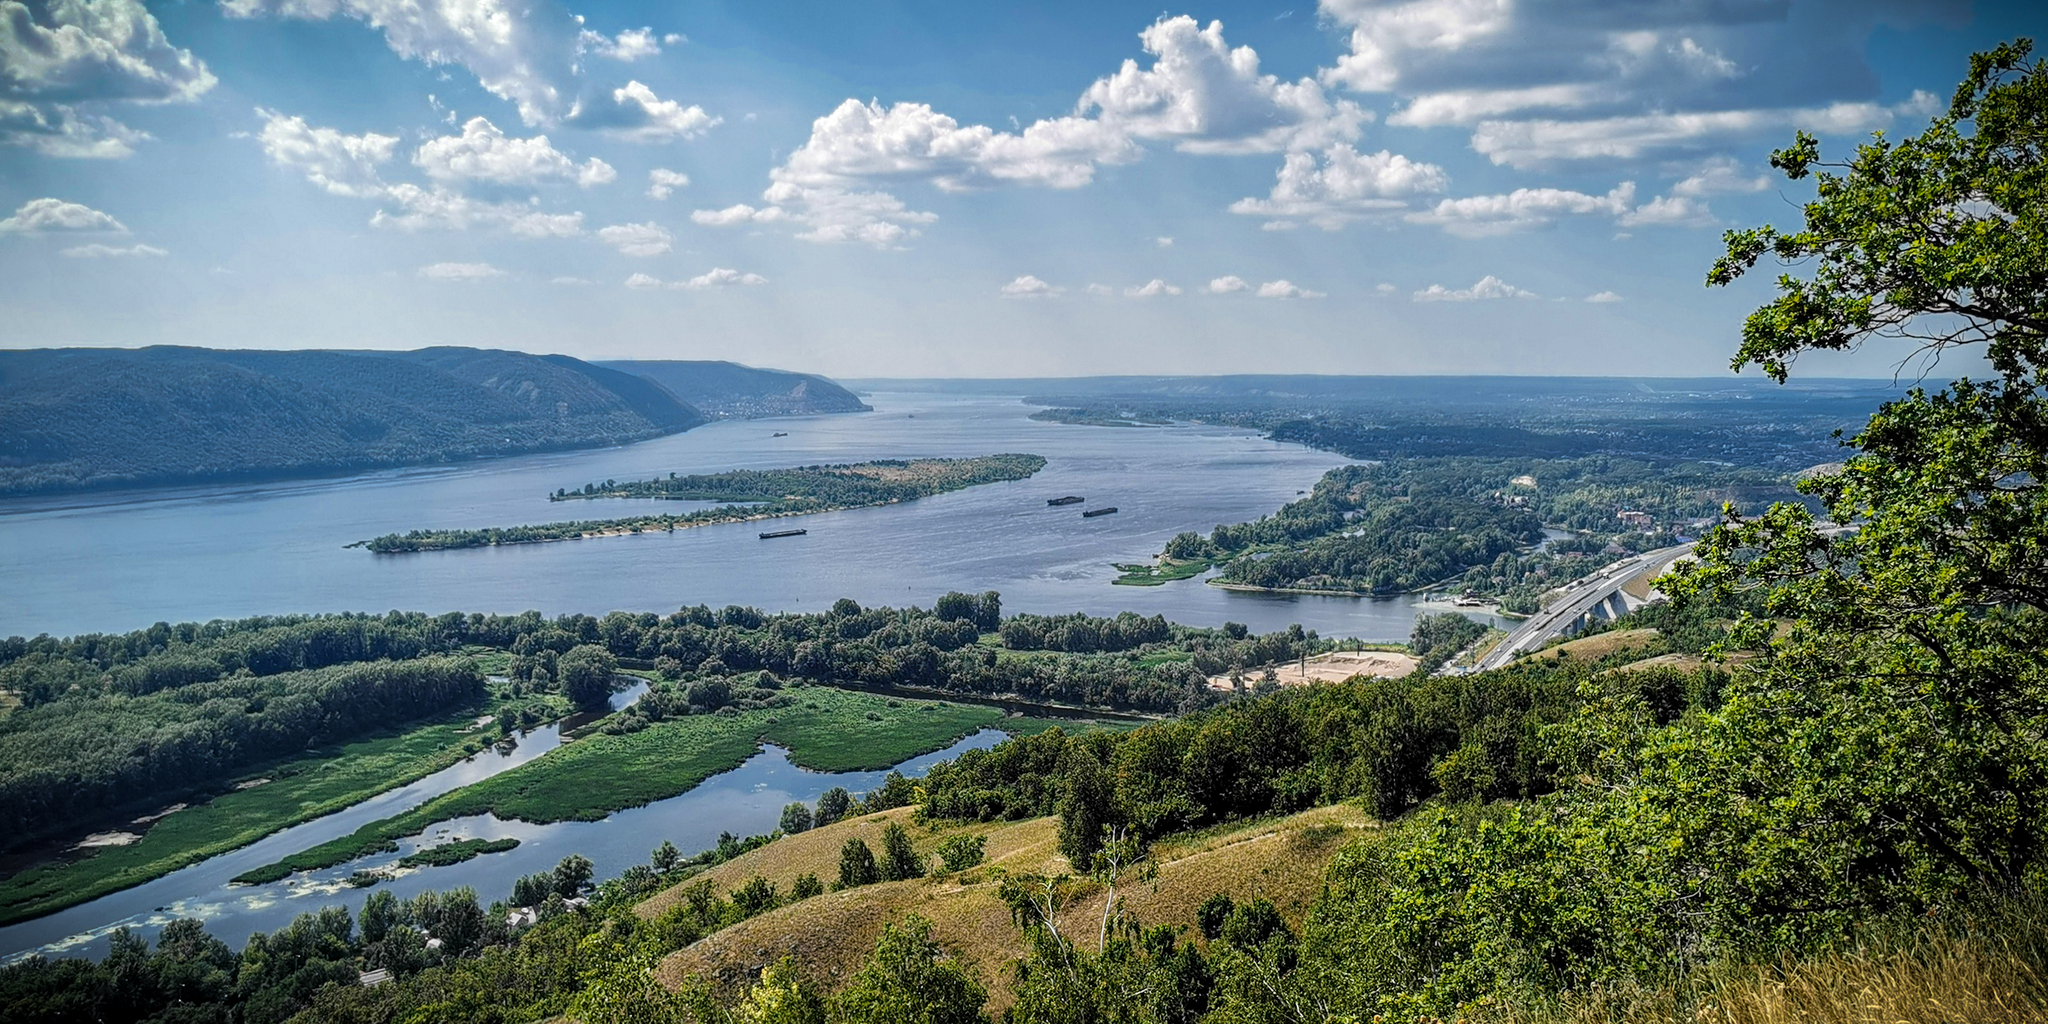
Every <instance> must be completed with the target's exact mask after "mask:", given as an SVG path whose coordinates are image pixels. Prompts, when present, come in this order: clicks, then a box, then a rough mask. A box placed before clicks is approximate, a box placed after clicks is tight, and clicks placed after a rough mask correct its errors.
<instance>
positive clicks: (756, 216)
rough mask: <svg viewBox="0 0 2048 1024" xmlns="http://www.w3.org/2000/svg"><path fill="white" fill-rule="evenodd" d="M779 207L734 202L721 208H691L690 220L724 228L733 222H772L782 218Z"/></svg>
mask: <svg viewBox="0 0 2048 1024" xmlns="http://www.w3.org/2000/svg"><path fill="white" fill-rule="evenodd" d="M783 216H784V214H783V211H782V208H781V207H778V206H769V207H762V208H759V209H756V208H755V207H752V206H748V205H747V204H745V203H734V204H733V205H731V206H728V207H726V208H725V209H723V210H692V211H690V220H692V221H694V222H696V223H698V224H704V225H708V226H710V227H716V228H724V227H731V226H733V225H735V224H747V223H752V222H756V221H758V222H760V223H763V224H772V223H774V222H776V221H778V220H781V219H782V218H783Z"/></svg>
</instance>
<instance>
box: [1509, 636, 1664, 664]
mask: <svg viewBox="0 0 2048 1024" xmlns="http://www.w3.org/2000/svg"><path fill="white" fill-rule="evenodd" d="M1662 635H1663V634H1662V633H1659V632H1658V631H1657V630H1654V629H1617V630H1614V631H1612V632H1607V633H1596V634H1594V635H1592V636H1589V637H1585V638H1583V639H1579V640H1567V641H1565V642H1564V643H1561V644H1558V645H1557V646H1555V647H1545V648H1544V649H1542V650H1540V651H1537V652H1536V653H1534V654H1530V655H1525V656H1524V657H1523V658H1522V659H1521V660H1522V661H1524V662H1531V661H1556V660H1557V659H1559V658H1562V657H1569V658H1571V659H1573V660H1575V661H1596V660H1598V659H1600V658H1604V657H1606V656H1608V655H1610V654H1614V653H1616V652H1617V651H1626V650H1628V649H1630V648H1632V647H1643V646H1646V645H1648V644H1649V643H1650V641H1652V640H1655V639H1657V638H1658V637H1659V636H1662Z"/></svg>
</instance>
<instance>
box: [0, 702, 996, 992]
mask: <svg viewBox="0 0 2048 1024" xmlns="http://www.w3.org/2000/svg"><path fill="white" fill-rule="evenodd" d="M646 690H647V686H646V684H645V683H639V684H636V685H635V686H633V687H632V688H630V689H627V690H624V691H621V692H619V693H617V694H614V695H613V696H612V706H613V708H614V709H618V708H623V707H626V706H628V705H630V704H631V703H632V702H633V701H635V700H638V699H639V698H640V696H641V695H642V694H644V693H645V692H646ZM1004 738H1005V736H1004V734H1003V733H1001V732H999V731H997V730H993V729H985V730H982V731H981V732H979V733H976V734H975V735H973V736H969V737H967V738H966V739H963V740H961V741H960V742H958V743H955V744H953V745H952V746H950V747H947V748H946V749H944V750H940V751H935V752H933V753H930V754H925V755H923V756H920V757H914V758H911V759H909V760H907V761H904V762H903V763H901V764H899V765H897V766H896V767H895V768H894V769H893V770H896V771H901V772H903V773H904V774H906V775H922V774H923V773H924V772H926V771H928V770H930V768H931V766H932V765H934V764H937V763H939V762H941V761H946V760H950V759H952V758H954V757H957V756H959V755H960V754H961V753H963V752H965V751H968V750H973V749H977V748H986V747H991V746H994V745H995V744H997V743H999V742H1001V741H1002V740H1003V739H1004ZM561 742H562V740H561V726H560V725H559V724H556V725H548V726H542V727H539V728H536V729H533V730H531V731H528V732H526V733H523V734H521V735H520V736H519V738H518V740H517V742H515V743H513V744H510V745H509V746H506V747H501V748H499V749H493V750H487V751H484V752H483V753H480V754H477V755H476V756H474V757H472V758H470V759H469V760H467V761H463V762H461V763H459V764H456V765H453V766H451V767H449V768H446V769H443V770H441V771H439V772H436V773H434V774H433V775H429V776H427V777H426V778H423V779H420V780H418V781H417V782H414V783H412V784H410V785H407V786H403V787H400V788H398V789H394V790H391V791H389V792H387V793H382V794H380V795H378V796H375V797H372V798H370V799H368V800H365V801H363V802H362V803H359V804H356V805H354V806H352V807H350V808H348V809H347V810H343V811H337V812H335V813H333V814H330V815H327V816H326V817H323V818H316V819H314V820H312V821H309V822H305V823H303V824H300V825H295V826H293V827H291V828H288V829H285V830H284V831H281V832H278V833H276V834H273V835H271V836H268V837H266V838H264V839H263V840H261V841H259V842H256V843H253V844H251V845H249V846H245V847H243V848H241V849H239V850H235V851H232V852H229V853H225V854H222V855H220V856H218V857H213V858H211V859H208V860H205V861H201V862H200V863H198V864H194V865H192V866H190V867H187V868H184V869H182V870H179V871H175V872H172V873H171V874H168V875H165V876H164V877H162V878H159V879H157V880H155V881H153V882H148V883H145V884H143V885H139V886H136V887H134V888H131V889H124V890H122V891H120V892H116V893H111V894H108V895H106V896H102V897H100V898H99V899H96V900H93V901H92V902H90V903H83V904H80V905H78V906H75V907H71V908H69V909H67V910H62V911H59V912H57V913H55V914H51V915H48V916H46V917H40V918H36V919H34V920H31V921H23V922H21V923H19V924H14V925H9V926H7V927H5V928H0V962H12V961H14V960H19V959H21V958H22V957H25V956H30V955H34V954H37V953H41V954H44V955H69V956H80V955H83V956H95V957H97V956H100V955H103V954H104V953H105V952H106V949H107V936H108V935H109V934H110V933H111V932H113V931H114V929H116V928H121V927H127V928H129V929H132V930H133V931H135V932H136V933H137V934H139V935H142V936H143V937H145V938H151V939H154V937H155V935H156V933H157V932H159V931H161V930H162V929H163V926H164V925H166V924H169V923H170V922H172V921H175V920H177V919H179V918H186V917H191V918H198V919H199V920H201V921H203V922H205V924H206V929H207V931H208V932H210V933H212V934H213V935H215V936H217V937H219V938H220V939H221V940H222V941H224V942H226V943H227V944H228V945H229V946H231V947H233V948H236V949H240V948H241V947H242V945H243V944H244V943H246V942H247V941H248V939H249V936H250V935H252V934H254V933H256V932H270V931H275V930H277V929H278V928H281V927H283V926H285V925H286V924H289V923H290V922H291V919H292V918H293V917H295V916H297V915H299V914H302V913H305V912H307V911H310V910H317V909H319V908H321V907H326V906H346V907H348V908H349V909H350V910H351V911H355V910H359V909H361V907H362V904H363V900H365V899H367V898H368V897H369V894H370V893H372V892H374V891H376V889H357V888H353V887H351V886H349V885H348V884H347V879H348V877H349V875H350V874H352V873H354V872H356V871H359V870H364V869H369V868H385V867H390V866H392V865H394V864H395V863H396V862H397V861H398V860H399V858H401V857H403V856H405V855H406V854H408V853H412V852H414V851H415V850H417V849H418V848H419V847H421V846H435V845H439V844H441V843H444V842H447V841H449V840H451V839H457V838H498V837H502V836H512V837H515V838H517V839H518V840H519V841H520V845H519V846H518V848H517V849H514V850H511V851H508V852H506V853H498V854H487V855H484V856H481V857H478V858H476V859H474V860H470V861H467V862H465V863H462V864H453V865H449V866H446V867H431V868H419V869H414V870H408V871H404V872H402V873H401V874H400V875H399V877H397V878H395V879H393V880H391V881H389V882H384V883H381V884H380V885H378V886H377V887H376V888H378V889H388V890H390V891H392V892H394V893H396V894H397V895H398V896H399V897H400V898H408V897H411V896H413V895H416V894H418V893H420V892H424V891H426V890H430V889H437V890H438V889H453V888H456V887H458V886H464V885H467V886H469V887H471V888H473V889H475V890H476V892H477V898H478V899H479V900H480V901H481V902H482V903H484V904H485V905H489V904H490V902H491V901H492V900H497V899H504V898H505V897H506V896H508V895H509V894H510V892H511V890H512V882H513V880H514V879H516V878H518V877H519V876H520V875H524V874H531V873H533V872H536V871H545V870H548V869H550V868H552V867H554V865H555V863H556V862H557V861H559V860H561V859H562V858H563V857H566V856H568V855H569V854H572V853H580V854H582V855H584V856H586V857H589V858H590V859H591V861H592V862H593V863H594V864H595V865H596V870H597V877H598V878H600V879H604V878H611V877H614V876H616V875H618V874H619V873H621V872H623V871H625V870H626V869H627V868H628V867H631V866H632V865H634V864H640V863H645V862H646V861H647V859H648V855H649V854H650V853H651V852H652V851H653V849H654V847H656V846H658V845H660V844H661V841H662V840H664V839H666V840H669V841H671V842H674V843H675V844H676V846H677V847H678V848H680V849H682V850H683V851H685V852H686V853H694V852H696V851H699V850H704V849H708V848H710V847H712V846H715V845H717V843H718V836H719V833H721V832H731V833H733V834H734V835H738V836H747V835H758V834H762V833H766V832H770V831H773V830H774V829H775V827H776V825H777V823H778V821H779V818H780V815H781V812H782V808H783V806H784V805H785V804H788V803H789V802H791V801H793V800H801V801H804V802H806V803H812V802H815V801H816V800H817V799H818V797H819V796H820V795H822V794H823V793H824V792H825V791H826V790H828V789H831V788H832V787H834V786H844V787H846V788H847V789H849V790H851V791H853V792H855V793H859V792H861V791H863V790H866V789H870V788H872V787H874V786H877V785H880V784H881V782H882V780H883V778H885V777H886V776H887V774H888V771H878V772H843V773H832V774H828V773H823V772H812V771H806V770H804V769H802V768H798V767H797V766H795V765H793V764H791V763H790V761H789V755H788V752H787V751H785V750H783V749H781V748H779V747H767V748H765V749H764V750H762V751H761V752H760V753H758V754H756V755H754V756H753V757H751V758H749V759H748V760H747V761H746V762H745V763H744V764H741V765H740V766H739V767H737V768H734V769H733V770H731V771H729V772H726V773H724V774H722V775H717V776H713V777H712V778H710V779H707V780H705V782H704V783H703V784H702V785H699V786H698V787H697V788H695V789H693V790H691V791H689V792H688V793H684V794H683V795H681V796H677V797H671V798H670V799H667V800H661V801H657V802H655V803H652V804H649V805H647V806H645V807H635V808H632V809H630V810H625V811H620V812H619V813H617V814H614V815H612V816H611V817H609V818H606V819H604V820H602V821H566V822H557V823H555V824H551V825H535V824H531V823H528V822H523V821H500V820H498V819H497V818H496V817H493V816H491V815H481V816H477V817H469V818H458V819H454V820H451V821H447V822H441V823H439V824H436V825H434V826H433V827H432V828H431V829H429V831H428V833H427V835H425V836H421V837H415V838H412V839H407V840H402V841H401V842H400V843H399V850H398V852H396V853H385V854H377V855H373V856H369V857H364V858H361V859H358V860H354V861H350V862H349V863H346V864H342V865H339V866H337V867H333V868H329V869H327V870H324V871H314V872H304V873H300V874H296V875H293V876H291V877H290V878H286V879H283V880H281V881H278V882H273V883H270V884H267V885H232V884H230V883H229V879H232V878H234V877H235V876H236V875H239V874H241V873H242V872H244V871H247V870H249V869H250V868H255V867H260V866H262V865H265V864H269V863H271V862H273V861H276V860H277V859H278V858H280V857H284V856H286V855H289V854H292V853H296V852H298V851H300V850H304V849H307V848H309V847H312V846H317V845H319V844H320V843H324V842H326V841H328V840H330V839H334V838H337V837H340V836H344V835H347V834H349V833H351V832H354V831H355V830H356V829H358V828H361V827H362V826H364V825H366V824H369V823H370V822H372V821H376V820H378V819H381V818H387V817H390V816H391V815H394V814H399V813H402V812H404V811H407V810H410V809H411V808H414V807H417V806H419V805H420V804H423V803H425V802H427V801H428V800H431V799H433V798H434V797H437V796H440V795H441V794H443V793H447V792H450V791H452V790H455V789H458V788H460V787H462V786H466V785H469V784H470V783H473V782H478V781H481V780H483V779H487V778H490V777H491V776H493V775H496V774H498V773H499V772H503V771H508V770H510V769H513V768H516V767H518V766H520V765H522V764H525V763H527V762H528V761H531V760H533V759H534V758H537V757H539V756H541V755H542V754H545V753H547V752H548V751H550V750H553V749H555V748H556V747H558V746H560V745H561Z"/></svg>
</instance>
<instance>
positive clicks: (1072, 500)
mask: <svg viewBox="0 0 2048 1024" xmlns="http://www.w3.org/2000/svg"><path fill="white" fill-rule="evenodd" d="M1087 500H1088V499H1086V498H1083V497H1081V496H1080V495H1078V494H1069V495H1067V496H1066V497H1064V498H1047V499H1046V501H1045V503H1046V504H1048V505H1079V504H1080V503H1082V502H1084V501H1087Z"/></svg>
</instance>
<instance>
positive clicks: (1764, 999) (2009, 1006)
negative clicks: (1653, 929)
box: [1469, 929, 2048, 1024]
mask: <svg viewBox="0 0 2048 1024" xmlns="http://www.w3.org/2000/svg"><path fill="white" fill-rule="evenodd" d="M1997 931H1998V930H1997V929H1993V930H1992V931H1991V932H1988V933H1987V932H1980V933H1978V934H1975V935H1971V936H1955V935H1943V934H1936V935H1933V936H1931V937H1926V938H1923V939H1922V940H1920V941H1917V942H1915V943H1913V944H1911V945H1910V946H1907V947H1905V948H1896V947H1894V948H1889V949H1879V950H1860V951H1854V952H1846V953H1838V954H1834V955H1829V956H1821V957H1816V958H1813V959H1810V960H1805V961H1800V962H1797V963H1793V964H1789V965H1786V966H1782V967H1774V968H1745V969H1738V970H1727V971H1719V972H1714V973H1713V974H1711V975H1710V976H1708V977H1704V978H1695V979H1692V981H1691V983H1690V985H1689V986H1688V992H1687V994H1686V995H1685V996H1684V997H1681V996H1680V994H1679V993H1678V992H1677V991H1674V990H1671V989H1664V990H1657V991H1625V992H1608V993H1602V994H1598V995H1594V996H1585V997H1578V998H1575V999H1572V1000H1569V1001H1567V1002H1566V1003H1564V1004H1562V1005H1559V1006H1556V1007H1549V1008H1546V1009H1543V1010H1540V1011H1529V1010H1522V1009H1501V1010H1497V1011H1493V1012H1480V1013H1477V1014H1475V1015H1473V1016H1472V1017H1471V1018H1470V1019H1469V1024H1622V1022H1627V1024H2048V984H2044V981H2048V979H2043V978H2042V977H2041V975H2040V974H2039V973H2038V972H2037V971H2036V970H2035V969H2034V968H2033V967H2031V966H2030V965H2029V958H2028V957H2026V956H2025V955H2023V954H2022V953H2021V952H2020V951H2019V950H2017V949H2015V948H2013V946H2012V945H2010V944H2009V943H2008V942H2007V941H2006V940H2005V939H2004V938H2003V937H2002V936H2000V935H1998V934H1997Z"/></svg>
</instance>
